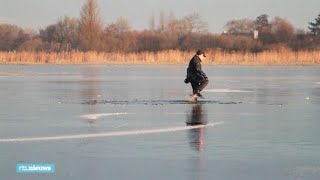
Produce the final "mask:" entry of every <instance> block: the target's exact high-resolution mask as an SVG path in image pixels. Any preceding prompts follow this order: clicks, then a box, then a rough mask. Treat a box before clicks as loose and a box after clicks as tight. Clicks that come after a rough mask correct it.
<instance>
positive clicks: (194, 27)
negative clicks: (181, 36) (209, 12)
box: [178, 13, 208, 33]
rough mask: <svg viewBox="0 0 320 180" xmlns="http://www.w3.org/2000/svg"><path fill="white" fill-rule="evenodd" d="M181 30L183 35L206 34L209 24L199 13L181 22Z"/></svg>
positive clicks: (188, 16) (186, 17)
mask: <svg viewBox="0 0 320 180" xmlns="http://www.w3.org/2000/svg"><path fill="white" fill-rule="evenodd" d="M178 26H179V30H180V32H182V33H193V32H196V33H204V32H207V31H208V23H207V22H205V21H203V20H202V17H201V16H200V14H198V13H192V14H190V15H187V16H185V17H184V18H182V19H181V20H180V21H179V25H178Z"/></svg>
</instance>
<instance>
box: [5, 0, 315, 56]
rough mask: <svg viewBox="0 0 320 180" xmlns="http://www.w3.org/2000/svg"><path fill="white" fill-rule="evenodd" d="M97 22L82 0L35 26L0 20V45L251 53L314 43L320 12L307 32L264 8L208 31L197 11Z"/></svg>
mask: <svg viewBox="0 0 320 180" xmlns="http://www.w3.org/2000/svg"><path fill="white" fill-rule="evenodd" d="M102 22H103V21H102V18H101V15H100V10H99V6H98V4H97V1H96V0H87V1H86V3H85V4H84V5H83V7H82V9H81V10H80V17H79V18H73V17H68V16H64V17H62V18H61V19H59V20H58V21H57V22H56V23H54V24H51V25H49V26H47V27H46V28H44V29H41V30H39V31H38V32H36V31H33V30H24V29H22V28H20V27H18V26H16V25H11V24H0V51H7V52H11V51H17V52H25V51H33V52H70V51H77V52H87V51H96V52H106V53H110V52H117V53H119V52H121V53H138V52H158V51H166V50H179V51H194V50H196V49H199V48H207V49H218V50H219V51H226V52H254V53H256V52H262V51H268V50H271V51H272V50H278V49H279V48H280V49H287V50H292V51H301V50H302V51H304V50H319V49H320V14H319V15H318V17H317V18H316V19H315V20H314V21H313V22H309V27H308V28H309V30H310V31H308V32H304V31H302V30H297V29H296V28H295V27H294V26H293V25H292V24H291V23H290V22H289V21H287V20H285V19H283V18H280V17H276V18H274V19H272V20H269V17H268V15H266V14H262V15H260V16H258V17H257V18H256V19H236V20H230V21H229V22H227V23H226V25H225V27H224V29H225V31H224V32H223V33H220V34H214V33H210V32H208V24H207V23H206V22H205V21H203V20H202V18H201V16H200V15H199V14H198V13H192V14H190V15H187V16H185V17H182V18H176V17H175V16H174V14H173V13H172V12H171V13H164V12H161V13H160V15H159V20H158V21H157V23H156V20H155V16H154V15H152V16H151V17H150V22H149V29H146V30H142V31H137V30H134V29H132V28H131V25H130V23H129V21H128V20H127V19H126V18H124V17H120V18H118V19H117V20H116V21H115V22H113V23H111V24H108V25H104V24H103V23H102ZM306 23H307V22H306ZM254 31H255V32H258V34H256V35H257V36H256V37H254Z"/></svg>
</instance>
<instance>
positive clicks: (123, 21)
mask: <svg viewBox="0 0 320 180" xmlns="http://www.w3.org/2000/svg"><path fill="white" fill-rule="evenodd" d="M130 30H131V25H130V23H129V21H128V19H127V18H125V17H119V18H117V20H116V21H115V22H114V23H111V24H110V25H109V26H107V28H106V31H107V32H113V33H115V34H122V33H124V32H128V31H130Z"/></svg>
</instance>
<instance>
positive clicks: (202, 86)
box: [197, 79, 209, 91]
mask: <svg viewBox="0 0 320 180" xmlns="http://www.w3.org/2000/svg"><path fill="white" fill-rule="evenodd" d="M208 83H209V80H208V79H206V80H204V81H202V82H201V83H200V85H199V86H198V88H197V90H199V91H202V90H203V89H204V88H205V87H206V86H207V85H208Z"/></svg>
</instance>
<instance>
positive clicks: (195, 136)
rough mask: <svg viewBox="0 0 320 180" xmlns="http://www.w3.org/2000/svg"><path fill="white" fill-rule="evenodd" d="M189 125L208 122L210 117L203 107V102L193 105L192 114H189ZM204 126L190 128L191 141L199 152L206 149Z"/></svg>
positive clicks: (192, 145)
mask: <svg viewBox="0 0 320 180" xmlns="http://www.w3.org/2000/svg"><path fill="white" fill-rule="evenodd" d="M186 124H187V126H198V125H206V124H208V119H207V115H206V113H205V111H204V110H203V109H202V104H194V105H192V110H191V113H190V114H187V122H186ZM204 131H205V129H204V127H201V128H197V129H190V130H189V142H190V145H191V147H192V148H194V149H196V150H197V151H199V152H202V151H204V146H205V143H204Z"/></svg>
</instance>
